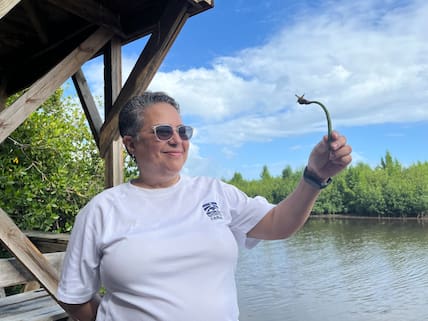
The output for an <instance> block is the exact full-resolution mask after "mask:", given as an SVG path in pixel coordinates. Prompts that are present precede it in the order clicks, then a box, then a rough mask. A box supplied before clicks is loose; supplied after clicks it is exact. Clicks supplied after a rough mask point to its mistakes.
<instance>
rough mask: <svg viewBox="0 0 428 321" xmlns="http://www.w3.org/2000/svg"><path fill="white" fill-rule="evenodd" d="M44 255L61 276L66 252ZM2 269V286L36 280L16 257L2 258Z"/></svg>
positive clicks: (0, 276)
mask: <svg viewBox="0 0 428 321" xmlns="http://www.w3.org/2000/svg"><path fill="white" fill-rule="evenodd" d="M43 256H44V257H45V258H46V260H47V261H48V262H49V264H50V266H51V267H52V268H53V269H54V270H55V274H56V275H57V276H59V272H60V271H61V268H62V262H63V260H64V256H65V253H64V252H55V253H46V254H43ZM0 271H1V273H0V288H4V287H8V286H13V285H18V284H24V283H31V282H34V281H35V279H34V276H33V275H32V274H31V273H30V272H29V271H28V270H27V269H26V268H25V267H24V265H23V264H22V263H20V262H19V261H18V260H17V259H15V258H7V259H0ZM37 288H38V287H37ZM29 290H30V289H29V288H28V291H29Z"/></svg>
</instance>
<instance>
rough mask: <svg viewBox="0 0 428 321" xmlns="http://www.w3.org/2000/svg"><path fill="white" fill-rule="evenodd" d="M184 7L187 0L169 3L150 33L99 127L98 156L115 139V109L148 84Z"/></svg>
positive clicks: (178, 25) (184, 13) (179, 23)
mask: <svg viewBox="0 0 428 321" xmlns="http://www.w3.org/2000/svg"><path fill="white" fill-rule="evenodd" d="M187 6H188V3H187V0H186V1H184V0H181V1H170V2H169V5H168V8H167V9H166V10H165V13H164V14H163V16H162V18H161V19H160V21H159V25H158V29H157V30H156V31H155V32H153V34H152V35H151V36H150V39H149V41H148V42H147V44H146V46H145V47H144V50H143V52H142V53H141V55H140V57H139V58H138V60H137V62H136V64H135V66H134V68H133V70H132V71H131V74H130V75H129V77H128V79H127V81H126V83H125V85H124V86H123V88H122V90H121V92H120V94H119V96H118V97H117V99H116V101H115V102H114V105H113V108H112V110H111V112H110V113H109V115H108V116H107V117H106V120H105V121H104V124H103V126H102V127H101V135H100V153H101V156H102V157H104V156H105V155H106V152H107V150H108V148H109V147H110V144H111V142H112V141H113V140H116V139H118V138H119V132H118V124H117V123H118V117H119V111H120V110H121V108H122V107H123V105H124V104H125V103H126V102H127V101H128V100H129V99H130V98H131V97H133V96H135V95H138V94H140V93H142V92H144V91H145V90H146V89H147V87H148V86H149V84H150V82H151V80H152V79H153V77H154V75H155V74H156V72H157V70H158V69H159V66H160V64H161V63H162V61H163V59H164V58H165V55H166V53H167V52H168V50H169V49H170V47H171V46H172V44H173V42H174V40H175V39H176V37H177V35H178V33H179V32H180V30H181V28H182V27H183V25H184V24H185V22H186V21H187V18H188V17H189V15H188V13H187Z"/></svg>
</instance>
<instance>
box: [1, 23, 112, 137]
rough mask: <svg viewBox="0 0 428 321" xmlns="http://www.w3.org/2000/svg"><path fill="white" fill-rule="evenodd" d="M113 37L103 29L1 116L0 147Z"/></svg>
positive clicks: (95, 33) (38, 81) (96, 32)
mask: <svg viewBox="0 0 428 321" xmlns="http://www.w3.org/2000/svg"><path fill="white" fill-rule="evenodd" d="M112 35H113V33H112V32H111V31H108V30H106V29H104V28H100V29H98V30H97V31H95V32H94V34H92V35H91V36H90V37H89V38H88V39H86V40H85V41H84V42H83V43H82V44H81V45H80V46H78V47H77V48H76V49H74V50H73V51H72V52H71V53H70V54H69V55H68V56H67V57H66V58H64V60H62V61H61V62H60V63H59V64H58V65H56V66H55V67H54V68H52V69H51V70H50V71H49V72H48V73H47V74H46V75H44V76H43V77H42V78H40V79H39V80H37V81H36V82H35V83H34V84H33V85H32V86H31V87H30V89H29V90H28V91H26V92H25V93H24V94H23V95H22V96H21V97H19V98H18V99H17V100H16V101H15V102H14V103H13V104H12V105H11V106H9V107H8V108H6V109H4V110H3V111H2V112H1V113H0V143H1V142H3V141H4V140H5V139H6V137H8V136H9V135H10V134H11V133H12V132H13V131H14V130H15V129H16V128H17V127H18V126H19V125H20V124H22V123H23V122H24V120H25V119H26V118H27V117H28V116H29V115H30V114H31V113H32V112H33V111H35V110H36V109H37V108H38V107H39V106H40V105H41V104H42V103H43V102H44V101H45V100H46V99H47V98H48V97H49V96H50V95H52V94H53V93H54V91H55V90H56V89H57V88H58V87H59V86H60V85H61V84H63V83H64V82H65V81H66V80H67V79H68V78H69V77H71V76H72V75H73V74H75V73H76V72H77V71H78V70H79V68H80V67H81V66H82V65H83V64H84V63H85V62H86V61H88V60H89V59H90V58H92V57H93V56H94V55H95V54H96V53H97V52H98V51H99V50H100V48H102V47H103V46H104V44H105V43H106V42H107V41H108V40H109V39H110V38H111V37H112Z"/></svg>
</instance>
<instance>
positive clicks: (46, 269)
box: [0, 208, 58, 297]
mask: <svg viewBox="0 0 428 321" xmlns="http://www.w3.org/2000/svg"><path fill="white" fill-rule="evenodd" d="M0 241H1V242H2V243H3V244H4V245H5V246H6V248H7V249H8V250H9V252H11V253H12V254H13V255H14V256H15V257H16V258H17V259H18V260H19V261H20V262H21V263H22V264H23V265H24V266H25V267H26V268H27V269H28V270H29V271H30V272H31V274H32V275H33V276H34V278H35V279H36V280H37V281H38V282H39V283H40V284H41V285H42V286H43V287H44V288H45V289H46V290H47V291H48V292H49V293H50V294H51V295H52V296H53V297H55V293H56V289H57V286H58V274H57V271H55V269H54V268H53V267H52V266H51V265H50V264H49V262H48V261H47V260H46V258H45V257H44V256H43V254H42V253H40V251H39V250H38V249H37V248H36V247H35V246H34V244H33V243H31V241H30V240H29V239H28V237H26V236H25V234H24V233H22V232H21V230H20V229H19V228H18V227H17V226H16V225H15V223H14V222H13V221H12V219H11V218H10V217H9V216H8V215H7V214H6V212H5V211H3V209H1V208H0Z"/></svg>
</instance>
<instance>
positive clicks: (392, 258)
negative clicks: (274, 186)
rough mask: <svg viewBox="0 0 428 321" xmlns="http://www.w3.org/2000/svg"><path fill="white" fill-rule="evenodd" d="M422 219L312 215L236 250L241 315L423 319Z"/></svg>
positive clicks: (319, 320)
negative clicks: (298, 226) (280, 236)
mask: <svg viewBox="0 0 428 321" xmlns="http://www.w3.org/2000/svg"><path fill="white" fill-rule="evenodd" d="M427 230H428V227H427V225H423V224H421V223H418V222H413V221H410V222H400V221H389V222H378V221H371V220H369V221H365V220H322V219H311V220H310V221H309V222H308V223H307V224H306V225H305V227H304V228H303V229H302V230H301V231H300V232H298V233H297V234H296V235H295V236H294V237H292V238H290V239H288V240H283V241H274V242H262V243H261V244H259V245H258V246H257V247H256V248H255V249H253V250H251V251H242V252H241V259H240V263H239V265H238V274H237V280H238V292H239V302H240V308H241V317H240V321H280V320H281V321H284V320H287V321H339V320H340V321H343V320H345V321H366V320H370V321H377V320H379V321H380V320H382V321H422V320H428V306H426V304H427V302H428V268H427V267H428V256H427V255H426V247H427V245H428V233H427Z"/></svg>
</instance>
